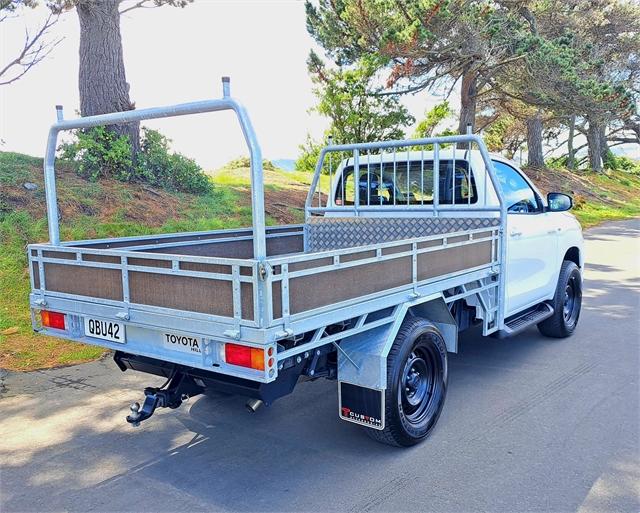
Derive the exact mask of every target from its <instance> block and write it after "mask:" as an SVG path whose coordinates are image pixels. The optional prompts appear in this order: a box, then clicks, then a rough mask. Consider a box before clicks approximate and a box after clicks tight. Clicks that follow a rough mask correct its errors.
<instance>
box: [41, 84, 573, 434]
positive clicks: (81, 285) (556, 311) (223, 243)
mask: <svg viewBox="0 0 640 513" xmlns="http://www.w3.org/2000/svg"><path fill="white" fill-rule="evenodd" d="M229 89H230V88H229V81H228V79H223V90H224V95H223V97H222V98H221V99H217V100H204V101H199V102H192V103H186V104H179V105H171V106H167V107H158V108H151V109H141V110H134V111H127V112H122V113H114V114H106V115H101V116H92V117H86V118H79V119H76V120H65V119H63V115H62V110H61V109H60V110H59V112H58V121H57V122H56V123H55V124H54V125H53V126H52V128H51V131H50V134H49V142H48V146H47V154H46V157H45V184H46V196H47V213H48V223H49V235H50V241H49V243H46V244H32V245H30V246H29V247H28V254H29V269H30V271H31V288H32V291H31V295H30V304H31V309H32V318H33V326H34V329H35V330H36V331H39V332H42V333H46V334H48V335H52V336H57V337H61V338H65V339H69V340H75V341H78V342H83V343H87V344H95V345H99V346H102V347H105V348H109V349H111V350H113V352H114V360H115V362H116V364H117V366H118V367H119V368H120V369H121V370H122V371H127V370H137V371H140V372H146V373H150V374H155V375H159V376H164V377H165V378H166V383H165V385H164V386H162V387H149V388H146V389H145V390H144V403H143V404H142V406H141V405H140V404H138V403H134V404H132V405H131V412H130V414H129V416H128V417H127V421H128V422H129V423H131V424H132V425H134V426H135V425H139V424H140V422H142V421H144V420H146V419H148V418H149V417H151V416H152V415H153V413H154V411H155V410H156V409H157V408H161V407H170V408H176V407H178V406H180V404H181V403H182V401H183V400H184V399H185V398H187V397H191V396H195V395H198V394H202V393H204V394H207V393H209V392H212V391H220V390H222V391H226V392H230V393H235V394H239V395H243V396H246V397H247V398H248V399H249V401H248V402H247V407H248V408H249V409H250V410H251V411H255V409H256V408H258V407H260V406H261V405H263V404H264V405H269V404H271V403H272V402H273V401H275V400H276V399H278V398H279V397H282V396H284V395H286V394H288V393H290V392H291V391H292V390H293V389H294V387H295V385H296V383H297V382H298V381H299V379H301V378H304V379H306V380H315V379H320V378H325V379H331V380H335V381H336V382H337V386H338V399H339V400H338V405H337V410H338V415H339V417H340V418H342V419H343V420H346V421H349V422H354V423H357V424H360V425H362V426H364V427H365V430H366V432H367V433H368V434H369V435H370V436H371V437H372V438H374V439H376V440H378V441H380V442H383V443H387V444H391V445H396V446H409V445H413V444H416V443H418V442H420V441H421V440H423V439H424V438H426V437H427V435H428V434H429V433H430V432H431V431H432V429H433V428H434V426H435V424H436V422H437V420H438V417H439V415H440V412H441V411H442V408H443V405H444V402H445V397H446V391H447V383H448V379H449V372H448V366H447V354H448V353H449V352H456V351H457V349H458V333H459V332H460V331H462V330H465V329H468V328H470V327H472V326H476V325H477V326H478V329H479V330H481V332H482V335H484V336H490V335H493V336H499V337H507V336H510V335H514V334H516V333H518V332H520V331H522V330H524V329H526V328H528V327H530V326H533V325H537V326H538V328H539V330H540V331H541V332H542V333H543V334H544V335H547V336H551V337H558V338H562V337H567V336H569V335H571V334H572V333H573V332H574V330H575V328H576V325H577V322H578V317H579V315H580V307H581V299H582V270H583V265H584V264H583V262H584V255H583V247H582V246H583V241H582V233H581V230H580V225H579V224H578V222H577V221H576V219H575V218H574V217H573V216H572V215H571V214H570V213H569V212H568V211H569V210H570V208H571V206H572V200H571V198H570V197H569V196H567V195H565V194H560V193H550V194H548V195H547V197H546V198H545V197H543V195H542V194H541V193H540V192H539V191H538V189H536V187H535V186H534V185H533V183H531V181H530V180H529V179H528V178H527V177H526V175H525V174H524V173H523V172H522V171H521V170H520V169H518V167H517V166H516V165H515V164H514V163H513V162H511V161H509V160H506V159H504V158H502V157H500V156H497V155H491V154H489V153H488V152H487V150H486V147H485V145H484V143H483V141H482V139H481V138H480V137H479V136H476V135H471V134H467V135H459V136H450V137H433V138H428V139H415V140H403V141H385V142H378V143H362V144H349V145H331V146H327V147H326V148H324V149H323V150H322V152H321V154H320V157H319V161H318V164H317V167H316V172H315V175H314V178H313V182H312V184H311V187H310V191H309V195H308V198H307V203H306V207H305V222H304V223H303V224H300V225H286V226H271V227H266V226H265V212H264V184H263V176H262V155H261V152H260V146H259V145H258V142H257V138H256V135H255V133H254V131H253V127H252V125H251V122H250V120H249V117H248V115H247V112H246V111H245V109H244V108H243V107H242V105H241V104H240V103H238V102H237V101H236V100H235V99H233V98H232V97H231V95H230V90H229ZM220 110H231V111H233V112H234V113H235V114H236V116H237V119H238V121H239V123H240V126H241V128H242V131H243V134H244V137H245V141H246V143H247V147H248V150H249V153H250V155H251V193H252V207H253V209H252V210H253V226H252V227H251V228H249V229H240V230H217V231H209V232H192V233H174V234H162V235H153V236H145V237H125V238H114V239H101V240H85V241H61V240H60V235H59V234H60V232H59V226H58V210H57V202H56V191H55V171H54V164H55V149H56V147H57V138H58V134H59V132H61V131H65V130H74V129H83V128H88V127H92V126H98V125H109V124H116V123H127V122H139V121H141V120H144V119H152V118H159V117H171V116H180V115H187V114H195V113H200V112H212V111H220ZM504 343H508V341H505V342H504Z"/></svg>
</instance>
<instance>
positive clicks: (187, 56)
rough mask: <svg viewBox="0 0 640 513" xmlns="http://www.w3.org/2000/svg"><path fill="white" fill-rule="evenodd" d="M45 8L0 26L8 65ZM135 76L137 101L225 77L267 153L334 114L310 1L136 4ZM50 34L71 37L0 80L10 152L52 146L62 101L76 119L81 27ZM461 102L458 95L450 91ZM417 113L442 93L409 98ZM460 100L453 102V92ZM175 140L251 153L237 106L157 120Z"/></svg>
mask: <svg viewBox="0 0 640 513" xmlns="http://www.w3.org/2000/svg"><path fill="white" fill-rule="evenodd" d="M46 12H47V11H46V9H45V8H44V7H41V8H39V9H36V10H35V11H34V12H28V13H27V14H26V15H25V16H23V17H22V18H21V19H14V20H10V21H6V22H4V23H2V25H0V27H2V28H1V31H0V32H2V33H1V34H0V37H1V39H0V63H4V62H7V60H8V58H9V57H10V56H11V55H12V54H13V52H12V50H13V49H15V48H17V47H18V46H19V45H20V44H21V43H22V37H23V35H24V28H25V25H27V26H29V27H30V28H35V27H36V26H37V25H38V22H39V21H41V20H42V19H43V17H44V16H46ZM121 29H122V37H123V47H124V58H125V67H126V72H127V80H128V82H129V83H130V85H131V99H132V100H133V101H134V102H135V103H136V106H137V107H138V108H142V107H152V106H158V105H164V104H171V103H180V102H185V101H193V100H200V99H204V98H211V97H214V98H216V97H220V96H221V95H222V91H221V85H220V77H222V76H223V75H229V76H230V77H231V92H232V95H233V96H234V97H236V98H237V99H238V100H240V101H241V102H242V103H244V104H245V106H246V107H247V109H248V110H249V114H250V116H251V118H252V121H253V124H254V127H255V130H256V132H257V135H258V138H259V140H260V143H261V146H262V152H263V155H264V156H265V158H270V159H278V158H292V159H293V158H296V156H297V155H298V145H300V144H302V143H303V142H304V140H305V137H306V134H307V132H309V133H311V135H312V136H314V137H320V136H321V135H322V133H323V131H324V129H325V128H326V125H327V122H326V120H324V119H323V118H320V117H319V116H318V115H316V114H309V113H308V110H309V109H310V108H311V107H313V105H314V104H315V98H314V96H313V94H312V92H311V88H312V84H311V81H310V79H309V77H308V74H307V69H306V58H307V55H308V54H309V50H310V49H311V48H312V46H313V47H314V48H316V51H317V52H318V53H319V54H320V55H322V52H321V51H320V49H318V48H317V47H316V45H315V43H314V42H313V40H312V38H311V37H310V36H309V35H308V33H307V31H306V26H305V15H304V2H302V1H297V0H288V1H287V0H282V1H273V0H270V1H266V0H263V1H248V0H245V1H221V0H196V1H195V2H194V3H193V4H191V5H189V6H187V7H185V8H184V9H176V8H172V7H163V8H158V9H138V10H135V11H131V12H129V13H126V14H125V15H123V17H122V20H121ZM51 35H52V36H53V37H55V36H64V38H65V39H64V41H63V42H62V43H61V44H60V45H59V46H58V47H57V48H56V49H55V50H54V52H53V53H52V54H51V55H50V56H49V57H48V58H47V59H46V60H45V61H43V62H41V63H40V64H38V66H37V67H35V68H33V69H32V70H31V71H30V72H29V73H27V74H26V75H25V76H24V77H23V78H21V79H20V80H18V81H17V82H15V83H13V84H11V85H9V86H3V87H0V117H1V120H0V123H1V124H0V139H2V140H4V145H2V146H0V149H1V150H4V151H18V152H23V153H27V154H30V155H35V156H42V155H43V154H44V148H45V142H46V135H47V131H48V129H49V126H50V125H51V123H52V122H53V121H54V120H55V108H54V107H55V105H56V104H62V105H63V106H64V109H65V117H67V118H70V117H75V116H76V112H77V110H78V108H79V100H78V87H77V76H78V40H79V26H78V18H77V15H76V13H75V11H72V12H69V13H67V14H65V15H64V16H63V18H62V20H61V21H60V23H59V24H58V25H57V26H55V27H54V30H53V31H52V33H51ZM452 100H453V99H452ZM404 101H405V104H406V105H407V106H408V107H409V108H410V110H411V112H412V113H413V114H414V116H415V117H416V118H419V117H420V116H421V115H422V113H423V112H424V110H425V108H426V107H427V106H429V105H432V104H433V103H434V102H435V101H438V100H437V99H434V98H432V97H431V96H429V95H428V94H427V93H421V94H418V95H415V96H410V97H407V98H406V99H405V100H404ZM453 101H455V100H453ZM145 125H146V126H151V127H153V128H159V129H160V130H161V131H162V132H163V133H164V134H165V135H167V136H168V137H170V138H171V139H173V147H174V148H175V149H176V150H178V151H180V152H182V153H184V154H185V155H187V156H190V157H193V158H195V159H196V160H197V161H198V162H199V163H200V164H201V165H202V166H204V167H205V168H207V169H212V168H215V167H219V166H220V165H222V164H224V163H225V162H227V161H228V160H230V159H232V158H235V157H237V156H239V155H241V154H244V153H246V152H245V150H244V143H243V139H242V135H241V133H240V130H239V128H238V125H237V122H236V121H235V118H234V116H233V114H232V113H213V114H204V115H202V114H201V115H198V116H188V117H181V118H171V119H164V120H154V121H148V122H146V123H145Z"/></svg>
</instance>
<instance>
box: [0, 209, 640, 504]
mask: <svg viewBox="0 0 640 513" xmlns="http://www.w3.org/2000/svg"><path fill="white" fill-rule="evenodd" d="M639 237H640V222H638V221H630V222H618V223H610V224H607V225H604V226H602V227H599V228H596V229H594V230H591V231H589V232H588V235H587V239H588V241H587V251H588V257H587V259H588V270H587V276H586V278H587V279H586V292H585V300H584V309H583V315H582V319H581V322H580V325H579V327H578V330H577V332H576V334H575V336H573V337H572V338H570V339H567V340H561V341H559V340H551V339H545V338H543V337H541V336H540V335H539V334H538V332H537V330H536V329H535V328H534V329H530V330H528V331H527V332H525V333H523V334H522V335H520V336H518V337H516V338H513V339H510V340H503V341H500V340H494V339H487V340H484V339H482V338H481V337H480V336H478V334H477V333H470V334H467V335H465V336H464V337H463V339H462V341H461V351H460V353H459V354H458V355H452V356H451V359H450V362H451V363H450V365H451V371H450V390H449V396H448V398H447V404H446V406H445V410H444V413H443V415H442V417H441V418H440V421H439V424H438V427H437V428H436V430H435V432H434V433H433V435H432V436H431V438H430V439H429V440H428V441H427V442H426V443H424V444H421V445H419V446H417V447H415V448H411V449H394V448H391V447H386V446H382V445H378V444H376V443H374V442H373V441H371V440H369V438H368V437H366V436H365V435H364V434H363V433H361V431H360V429H359V428H358V427H357V426H355V425H352V424H348V423H345V422H342V421H339V420H338V418H337V412H336V410H337V407H336V399H337V398H336V386H335V383H330V382H322V381H321V382H316V383H304V384H302V385H300V386H299V387H298V388H297V389H296V391H295V393H294V394H293V395H291V396H289V397H287V398H284V399H282V400H280V401H278V402H276V403H275V404H274V405H273V406H272V407H270V408H263V409H262V410H260V411H259V412H258V413H256V414H254V415H251V414H248V413H247V412H246V411H245V410H244V408H243V402H244V401H243V400H242V399H240V398H236V397H225V396H220V397H218V398H213V399H212V398H199V399H196V400H193V401H192V402H191V403H190V404H188V405H186V407H182V408H181V409H179V410H177V411H166V410H165V411H160V412H158V413H157V414H156V415H155V417H154V418H153V419H151V420H150V421H148V422H146V423H144V424H143V425H142V426H141V427H140V428H138V429H133V428H131V427H129V426H128V425H127V424H126V423H125V421H124V416H125V415H126V413H127V407H128V404H129V403H130V402H131V401H132V400H139V399H140V397H141V394H142V388H143V387H144V386H145V385H151V384H155V383H154V381H155V380H154V379H153V378H149V377H145V376H141V375H136V374H134V373H132V372H126V373H124V374H122V373H121V372H120V371H119V370H118V369H117V368H116V367H115V365H114V364H113V363H112V362H111V361H109V360H106V361H101V362H95V363H90V364H86V365H79V366H76V367H68V368H63V369H57V370H50V371H43V372H32V373H29V374H9V375H6V376H5V378H4V389H3V390H2V391H1V392H0V394H1V395H0V464H1V465H2V470H1V474H0V493H1V498H0V500H1V502H0V511H3V512H9V511H59V510H67V511H152V512H161V511H204V510H228V511H258V510H260V511H310V510H314V511H328V510H330V511H338V510H339V511H404V510H407V511H427V510H434V511H451V512H463V511H464V512H467V511H469V512H470V511H474V512H475V511H491V512H498V511H500V512H509V513H511V512H517V511H542V510H543V511H583V512H590V511H612V512H614V511H615V512H623V511H629V512H634V513H635V512H638V511H640V501H639V494H640V490H639V483H640V454H639V452H640V451H639V446H640V442H639V437H640V433H639V415H640V408H639V401H640V393H639V380H638V377H639V374H640V371H639V368H640V367H639V366H640V361H639V360H640V359H639V341H640V324H639V320H638V319H639V317H638V315H639V314H638V312H639V311H640V310H639V308H640V294H639V291H640V264H639V258H640V256H639V255H640V242H639V240H640V239H639Z"/></svg>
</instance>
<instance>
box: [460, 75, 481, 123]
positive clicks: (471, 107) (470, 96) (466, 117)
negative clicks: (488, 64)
mask: <svg viewBox="0 0 640 513" xmlns="http://www.w3.org/2000/svg"><path fill="white" fill-rule="evenodd" d="M477 100H478V74H477V73H476V72H475V71H467V72H465V73H464V75H462V86H461V88H460V121H459V123H458V133H460V134H466V133H467V125H471V131H472V132H473V130H474V128H475V124H476V104H477Z"/></svg>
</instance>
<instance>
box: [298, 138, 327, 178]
mask: <svg viewBox="0 0 640 513" xmlns="http://www.w3.org/2000/svg"><path fill="white" fill-rule="evenodd" d="M298 149H299V150H300V155H299V156H298V158H297V160H296V170H297V171H308V172H313V171H315V169H316V164H317V162H318V157H319V156H320V151H321V150H322V145H321V144H320V143H319V142H317V141H315V140H314V139H313V138H312V137H311V136H310V135H309V134H307V138H306V140H305V142H304V143H303V144H301V145H300V146H298Z"/></svg>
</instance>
